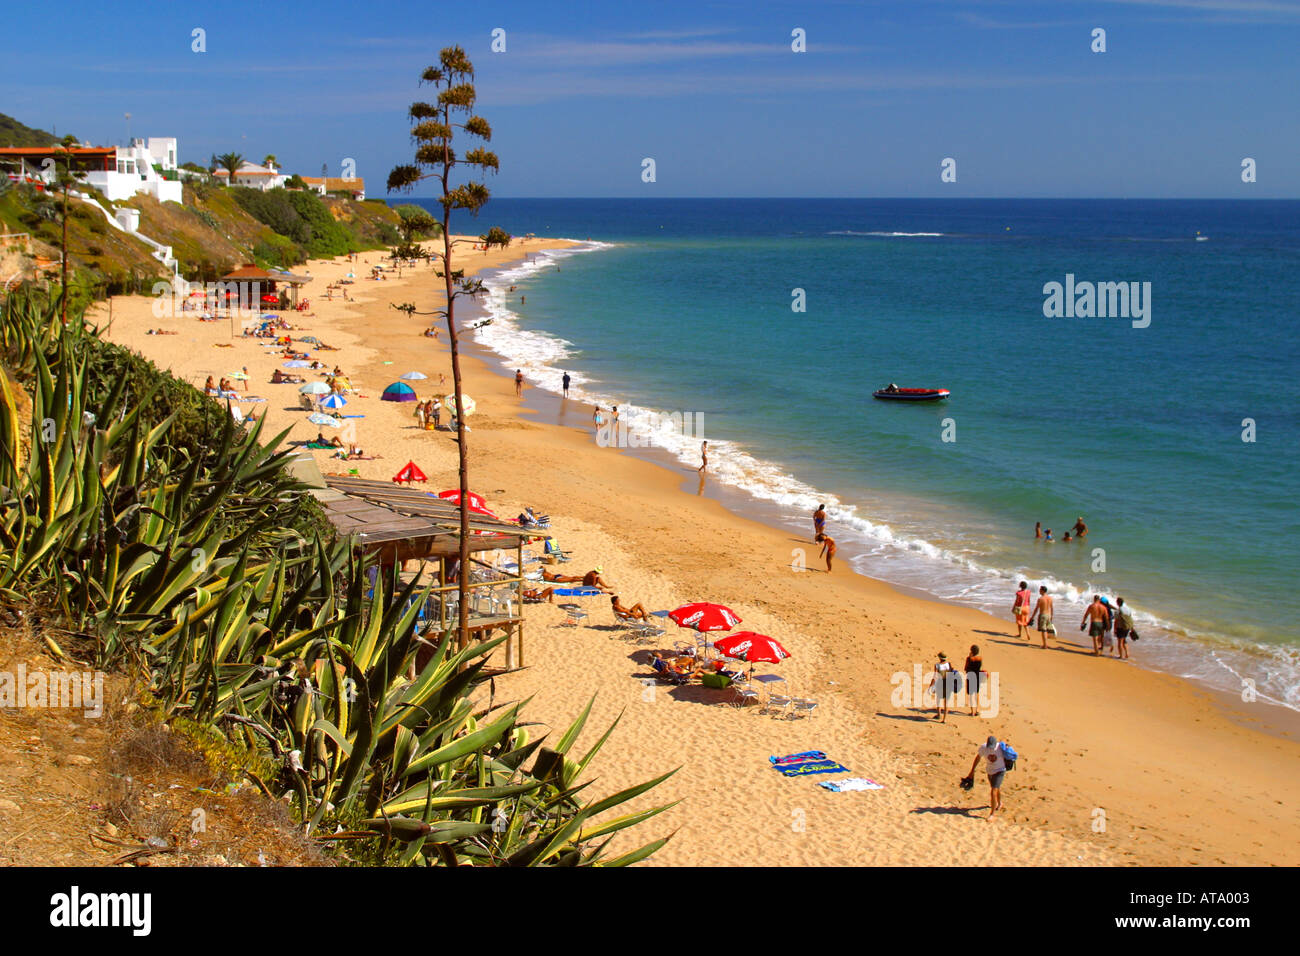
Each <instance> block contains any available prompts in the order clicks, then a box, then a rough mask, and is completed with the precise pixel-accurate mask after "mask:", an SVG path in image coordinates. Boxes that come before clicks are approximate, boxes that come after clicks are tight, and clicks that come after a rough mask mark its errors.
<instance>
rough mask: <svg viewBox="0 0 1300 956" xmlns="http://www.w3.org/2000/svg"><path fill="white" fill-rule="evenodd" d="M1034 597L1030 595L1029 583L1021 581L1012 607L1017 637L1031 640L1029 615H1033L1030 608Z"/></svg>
mask: <svg viewBox="0 0 1300 956" xmlns="http://www.w3.org/2000/svg"><path fill="white" fill-rule="evenodd" d="M1033 597H1034V596H1033V595H1032V594H1030V593H1029V582H1028V581H1021V582H1020V590H1019V591H1017V592H1016V599H1015V602H1014V603H1013V604H1012V605H1011V615H1012V617H1014V618H1015V621H1016V637H1023V638H1024V639H1025V640H1030V636H1029V615H1030V614H1031V613H1032V612H1031V611H1030V608H1029V604H1030V601H1032V600H1033Z"/></svg>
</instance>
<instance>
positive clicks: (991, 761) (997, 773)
mask: <svg viewBox="0 0 1300 956" xmlns="http://www.w3.org/2000/svg"><path fill="white" fill-rule="evenodd" d="M981 761H983V763H984V772H985V773H986V774H988V777H989V819H990V820H992V819H993V814H995V813H997V812H998V811H999V810H1001V809H1002V780H1003V778H1004V777H1006V775H1007V762H1006V760H1004V759H1003V757H1002V745H1001V744H1000V743H999V742H998V738H996V737H993V736H990V737H989V739H988V740H986V741H985V742H984V743H982V744H981V745H980V749H979V751H978V752H977V753H976V754H975V760H974V762H972V763H971V765H970V776H972V777H973V776H975V769H976V768H977V767H978V766H979V765H980V762H981Z"/></svg>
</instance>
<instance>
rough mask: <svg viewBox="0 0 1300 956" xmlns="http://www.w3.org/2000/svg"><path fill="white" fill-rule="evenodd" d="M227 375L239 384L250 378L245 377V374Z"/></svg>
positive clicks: (233, 373)
mask: <svg viewBox="0 0 1300 956" xmlns="http://www.w3.org/2000/svg"><path fill="white" fill-rule="evenodd" d="M227 374H228V375H229V376H230V377H231V378H233V379H235V380H236V381H238V382H247V381H248V376H247V375H245V374H244V373H243V372H228V373H227Z"/></svg>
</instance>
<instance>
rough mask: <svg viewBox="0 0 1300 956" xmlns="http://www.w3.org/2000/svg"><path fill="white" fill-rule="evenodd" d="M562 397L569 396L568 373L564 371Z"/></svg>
mask: <svg viewBox="0 0 1300 956" xmlns="http://www.w3.org/2000/svg"><path fill="white" fill-rule="evenodd" d="M564 397H565V398H568V397H569V373H568V372H565V373H564Z"/></svg>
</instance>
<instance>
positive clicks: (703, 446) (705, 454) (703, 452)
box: [695, 441, 709, 472]
mask: <svg viewBox="0 0 1300 956" xmlns="http://www.w3.org/2000/svg"><path fill="white" fill-rule="evenodd" d="M708 467H709V443H708V442H707V441H705V442H701V443H700V467H699V468H697V469H695V470H696V471H699V472H704V471H707V470H708Z"/></svg>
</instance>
